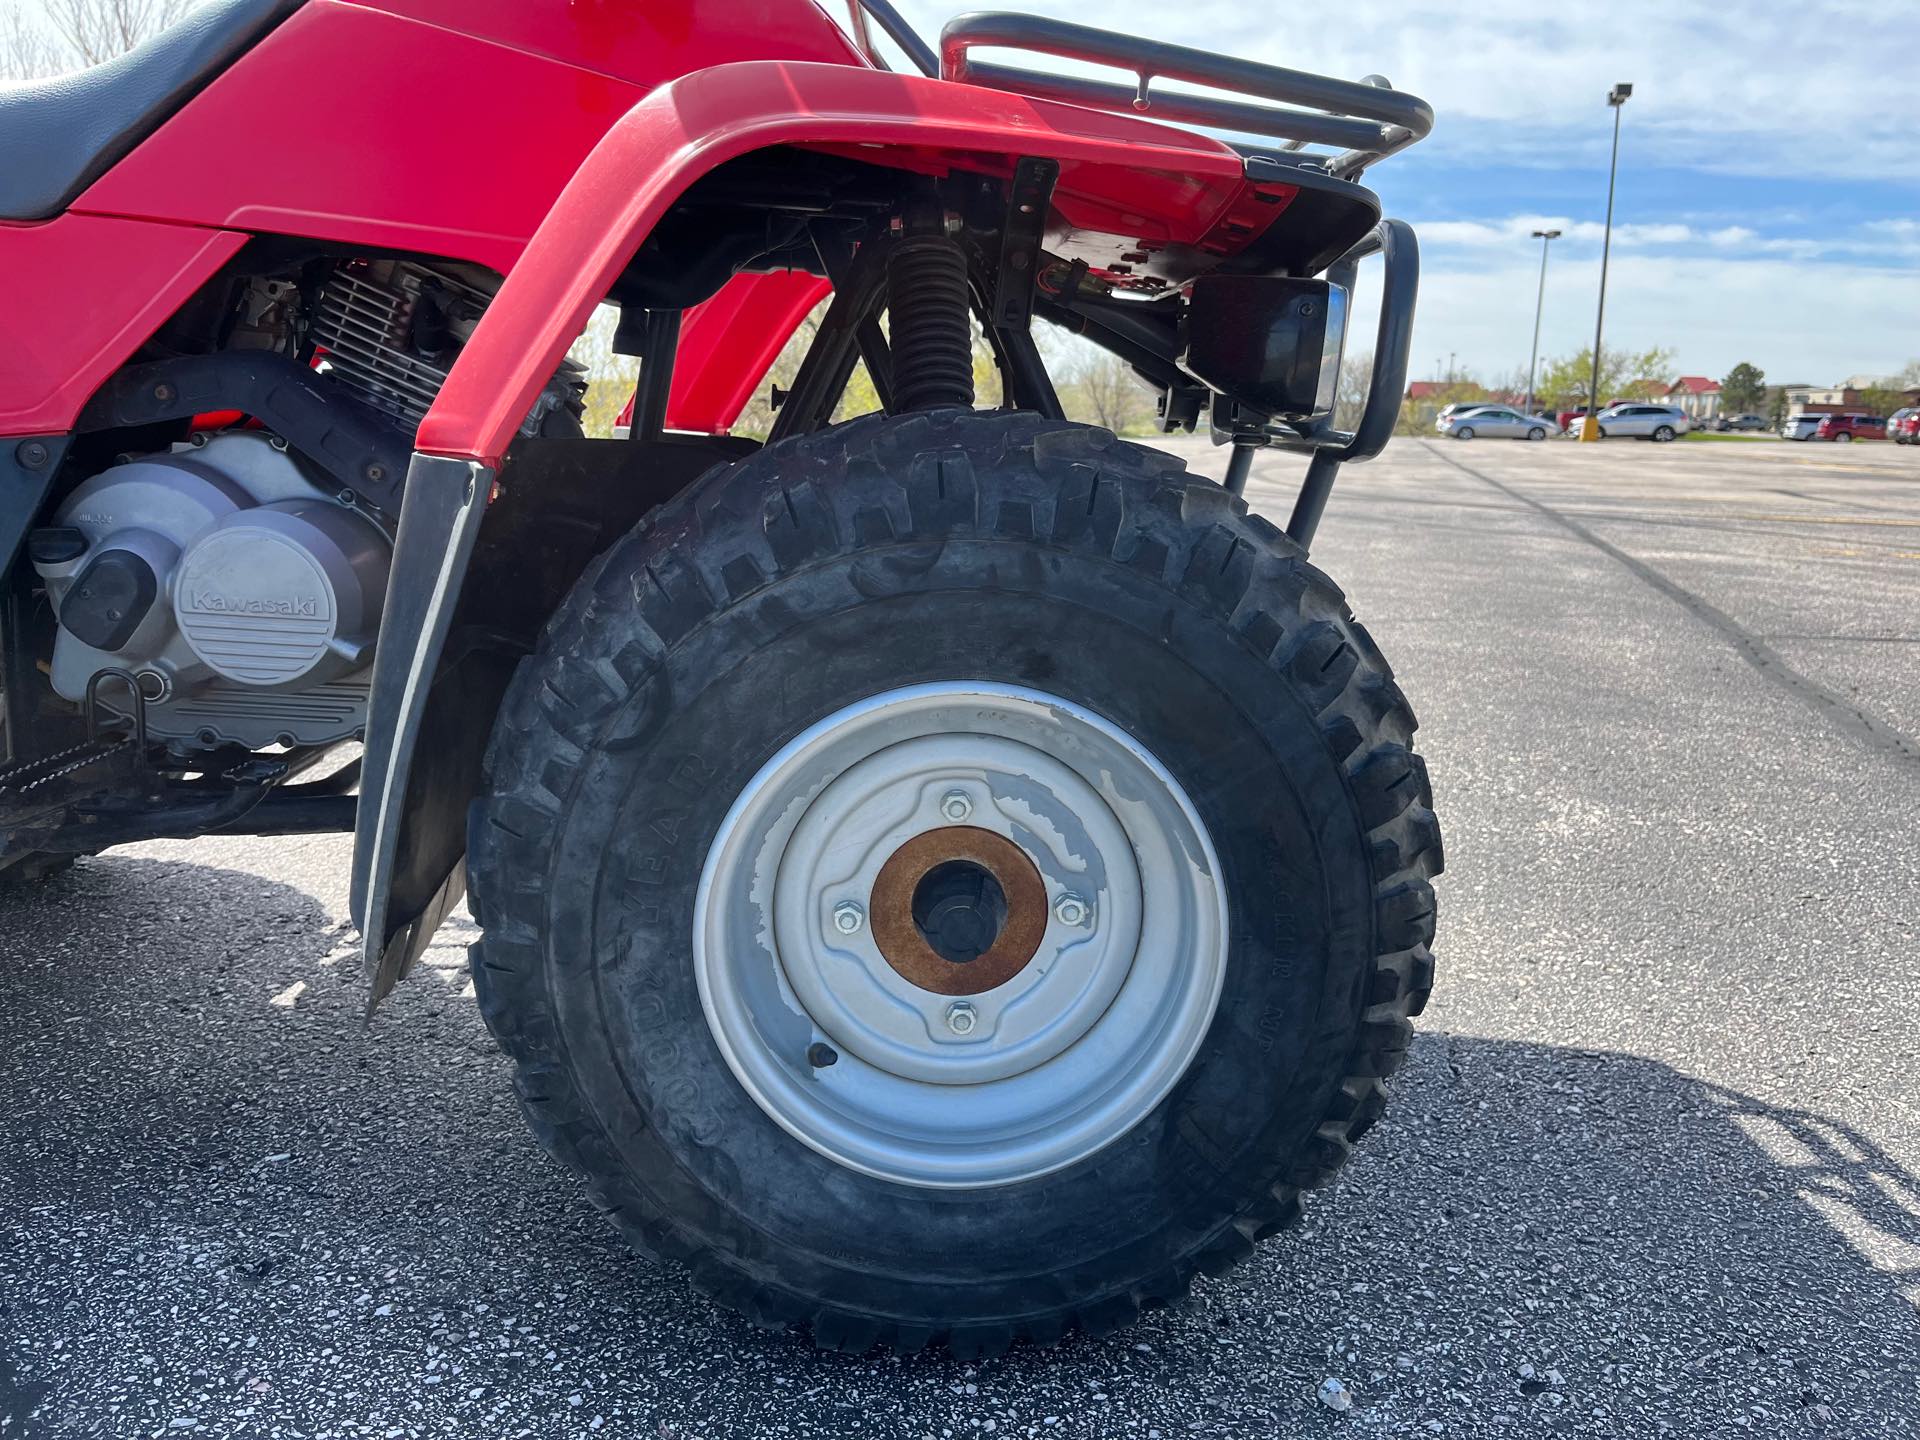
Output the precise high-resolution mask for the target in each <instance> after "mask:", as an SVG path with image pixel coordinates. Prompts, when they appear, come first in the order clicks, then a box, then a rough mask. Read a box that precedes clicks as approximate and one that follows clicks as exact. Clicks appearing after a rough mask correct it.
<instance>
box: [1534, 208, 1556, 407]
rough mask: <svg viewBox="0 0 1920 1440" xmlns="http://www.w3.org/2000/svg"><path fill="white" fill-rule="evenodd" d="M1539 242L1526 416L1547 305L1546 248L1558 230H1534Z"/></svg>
mask: <svg viewBox="0 0 1920 1440" xmlns="http://www.w3.org/2000/svg"><path fill="white" fill-rule="evenodd" d="M1533 238H1534V239H1536V240H1538V241H1539V242H1540V295H1539V298H1538V299H1536V300H1535V301H1534V302H1533V353H1532V354H1531V355H1529V356H1527V404H1526V412H1527V414H1529V415H1531V414H1533V372H1534V371H1535V370H1536V369H1537V368H1538V367H1539V364H1540V311H1541V310H1542V309H1543V308H1544V307H1545V305H1546V303H1547V247H1548V246H1549V245H1551V244H1553V242H1554V241H1556V240H1558V239H1559V238H1560V232H1559V231H1558V230H1536V231H1534V232H1533Z"/></svg>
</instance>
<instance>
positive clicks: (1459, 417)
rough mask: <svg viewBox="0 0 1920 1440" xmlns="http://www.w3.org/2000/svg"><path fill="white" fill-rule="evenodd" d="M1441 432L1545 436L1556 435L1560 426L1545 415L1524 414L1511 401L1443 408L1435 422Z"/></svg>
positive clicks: (1522, 437)
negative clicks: (1451, 411) (1446, 411)
mask: <svg viewBox="0 0 1920 1440" xmlns="http://www.w3.org/2000/svg"><path fill="white" fill-rule="evenodd" d="M1436 425H1437V428H1438V429H1439V431H1440V433H1441V434H1442V435H1448V436H1451V437H1452V438H1453V439H1455V440H1472V439H1473V438H1475V437H1476V436H1480V437H1483V438H1487V437H1493V436H1498V437H1499V438H1501V439H1505V440H1544V439H1546V438H1547V437H1548V436H1549V435H1558V434H1559V433H1560V427H1559V426H1558V425H1556V424H1554V422H1553V421H1551V420H1549V419H1548V418H1547V417H1546V416H1545V415H1523V414H1521V413H1520V411H1518V410H1516V409H1514V408H1513V407H1512V406H1510V405H1471V406H1466V407H1463V408H1461V409H1459V410H1455V411H1454V412H1453V413H1452V414H1451V415H1449V414H1447V413H1445V412H1444V411H1443V412H1442V413H1441V415H1440V419H1439V420H1438V421H1437V422H1436Z"/></svg>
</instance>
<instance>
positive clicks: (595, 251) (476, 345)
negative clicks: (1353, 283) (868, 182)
mask: <svg viewBox="0 0 1920 1440" xmlns="http://www.w3.org/2000/svg"><path fill="white" fill-rule="evenodd" d="M776 144H814V145H819V146H822V147H840V146H847V145H856V146H860V147H862V148H861V151H860V153H861V154H862V155H864V156H865V157H866V158H868V159H871V160H875V161H883V162H885V163H893V164H911V165H912V166H914V167H915V168H925V169H930V170H944V169H946V168H949V167H952V166H965V167H969V168H975V169H982V170H988V171H992V170H995V169H1002V168H1005V167H1007V166H1009V165H1010V164H1011V163H1012V161H1013V158H1014V157H1017V156H1021V155H1044V156H1050V157H1052V158H1054V159H1056V160H1058V161H1060V162H1061V172H1060V180H1059V186H1058V189H1057V190H1056V192H1055V202H1054V203H1055V205H1056V207H1057V208H1058V209H1059V210H1060V211H1061V212H1062V213H1063V214H1065V215H1066V216H1067V217H1068V218H1069V222H1070V223H1072V221H1073V217H1074V215H1075V213H1076V206H1077V205H1079V204H1081V203H1088V204H1090V205H1091V206H1093V207H1097V208H1098V209H1099V210H1100V211H1101V213H1105V206H1106V205H1107V203H1108V197H1110V196H1111V195H1112V194H1114V193H1115V192H1116V190H1118V189H1119V188H1120V187H1122V186H1123V185H1128V184H1130V185H1131V186H1132V192H1131V193H1132V196H1133V201H1134V203H1133V205H1132V207H1131V208H1130V209H1129V210H1128V211H1127V212H1126V214H1125V217H1124V218H1125V219H1126V220H1127V221H1131V222H1136V223H1134V224H1133V225H1132V231H1133V232H1134V235H1135V236H1137V235H1138V234H1151V235H1152V236H1154V237H1156V238H1158V237H1165V238H1166V239H1168V240H1170V241H1173V242H1178V243H1182V244H1191V245H1196V246H1197V245H1201V244H1203V243H1204V242H1205V241H1207V239H1208V238H1209V236H1210V234H1211V232H1212V231H1213V229H1214V226H1215V223H1216V221H1218V220H1219V218H1220V217H1221V216H1222V215H1223V214H1224V213H1226V212H1228V211H1230V210H1231V209H1232V207H1233V205H1234V204H1235V202H1236V201H1237V200H1238V199H1239V198H1240V196H1241V195H1242V194H1243V193H1244V192H1245V190H1246V189H1247V188H1248V187H1247V183H1246V180H1245V177H1244V173H1243V167H1242V164H1241V160H1240V157H1239V155H1238V154H1237V153H1235V152H1234V151H1233V150H1231V149H1230V148H1228V147H1227V146H1226V145H1224V144H1221V143H1220V142H1218V141H1215V140H1210V139H1207V138H1205V137H1203V136H1200V135H1196V134H1193V133H1192V132H1190V131H1185V130H1176V129H1171V128H1168V127H1166V126H1162V125H1155V124H1152V123H1150V122H1147V121H1142V120H1133V119H1130V118H1128V117H1127V116H1123V115H1113V114H1108V113H1106V112H1103V111H1096V110H1083V109H1078V108H1076V107H1073V106H1069V105H1055V104H1050V103H1048V102H1046V101H1042V100H1028V99H1025V98H1023V97H1021V96H1017V95H1009V94H1004V93H1002V92H1000V91H994V90H981V89H975V88H973V87H971V86H966V85H952V84H947V83H944V82H941V81H937V80H927V79H922V78H920V77H918V76H910V75H891V74H885V73H882V72H879V71H872V70H866V71H861V70H847V69H844V68H841V67H838V66H827V65H795V64H784V63H780V62H771V61H763V62H748V63H743V64H738V65H725V66H719V67H716V68H714V69H711V70H702V71H700V72H698V73H696V74H693V75H689V76H686V77H685V78H683V79H680V80H676V81H673V82H672V83H671V84H668V85H664V86H662V87H660V88H659V89H657V90H655V91H653V92H652V93H651V94H649V95H648V96H647V98H646V99H644V100H642V101H641V102H640V103H639V104H638V105H636V106H634V108H633V109H632V110H631V111H629V112H628V113H627V114H626V115H625V116H624V117H623V118H622V119H621V120H620V122H619V123H618V124H617V125H615V126H614V128H613V129H612V130H611V131H609V132H608V134H607V136H606V138H605V139H604V140H602V141H601V142H600V144H599V145H598V146H596V147H595V148H594V151H593V154H592V155H591V156H589V157H588V159H587V161H586V163H585V164H583V165H582V166H581V168H580V170H579V173H577V174H576V175H575V176H574V177H573V179H572V180H571V181H570V182H569V183H568V185H567V188H566V190H565V191H564V192H562V194H561V196H560V198H559V200H558V201H556V202H555V204H554V208H553V210H552V212H551V213H550V214H549V215H548V216H547V218H546V220H545V221H544V222H543V223H542V224H541V227H540V231H539V233H538V234H537V235H536V236H535V237H534V239H533V242H532V243H531V244H530V245H529V246H528V248H527V251H526V253H525V254H524V255H523V256H522V258H521V262H520V263H519V264H518V265H516V266H515V267H514V270H513V273H512V274H511V275H510V276H508V278H507V283H506V284H505V285H503V286H502V287H501V289H500V293H499V295H498V297H497V298H496V299H495V300H494V302H493V304H492V305H491V306H489V307H488V309H487V313H486V314H485V315H484V316H483V317H482V318H481V321H480V324H479V327H478V328H477V329H476V330H475V331H474V334H473V338H472V339H471V340H470V341H468V343H467V346H466V348H465V349H464V350H463V351H462V352H461V355H460V358H459V359H458V360H457V361H456V362H455V363H454V367H453V372H452V374H451V375H449V376H448V379H447V383H446V384H445V385H444V386H443V387H442V388H441V390H440V395H439V398H438V399H437V400H436V401H435V402H434V405H433V408H432V410H431V411H429V412H428V415H427V418H426V419H425V420H424V421H423V422H422V423H421V426H420V435H419V439H418V441H417V444H418V447H419V448H420V449H421V450H422V451H426V452H428V453H431V454H436V455H449V456H459V457H463V458H470V459H476V460H481V461H484V462H485V463H487V464H490V465H497V464H498V463H499V460H500V457H501V455H502V454H503V453H504V451H505V449H506V446H507V442H508V441H509V440H510V439H511V438H512V435H513V432H514V431H515V429H516V428H517V427H518V426H519V424H520V421H521V419H522V418H523V417H524V416H525V415H526V413H527V409H528V407H529V406H530V405H531V404H532V403H533V398H534V396H535V395H536V394H537V393H538V392H539V390H540V388H541V387H542V386H543V385H545V384H546V381H547V378H548V377H549V376H551V375H552V374H553V371H554V368H555V367H556V366H557V365H558V364H559V363H560V359H561V357H562V356H563V355H564V354H565V353H566V349H567V346H568V345H569V344H570V343H571V342H572V340H573V338H574V336H576V335H578V334H579V333H580V330H581V328H582V327H583V326H584V325H585V323H586V320H587V316H588V314H589V313H590V312H591V311H592V309H593V307H594V306H595V305H596V304H597V303H598V302H599V300H600V299H601V297H602V296H604V295H605V294H606V293H607V290H608V288H609V286H610V285H611V284H612V282H613V279H614V277H615V276H617V275H618V274H619V273H620V271H621V269H622V268H623V267H624V266H625V265H626V263H627V261H628V259H629V258H631V256H632V255H633V252H634V250H635V249H636V248H637V247H638V245H639V243H640V241H641V239H642V238H644V237H645V235H646V234H647V233H648V232H649V231H650V230H651V229H652V228H653V226H654V225H655V224H656V223H657V222H658V220H659V218H660V216H661V215H662V214H664V213H665V211H666V209H667V207H668V206H669V205H671V204H672V203H673V201H674V200H675V199H676V198H678V196H679V195H680V194H681V193H682V192H683V191H684V190H685V189H686V188H687V186H688V185H690V184H692V183H693V181H695V180H696V179H698V178H699V177H700V176H701V175H703V174H705V173H707V172H708V171H709V170H711V169H713V168H714V167H715V166H717V165H720V164H722V163H723V162H725V161H727V160H730V159H733V158H734V157H735V156H738V155H743V154H745V153H746V152H748V151H750V150H755V149H759V148H761V147H764V146H767V145H776ZM1085 197H1091V198H1090V200H1089V199H1085ZM1116 239H1117V240H1118V242H1119V245H1120V246H1121V247H1124V246H1126V245H1127V244H1129V243H1133V241H1132V238H1130V237H1129V236H1124V235H1123V236H1118V237H1116Z"/></svg>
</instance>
